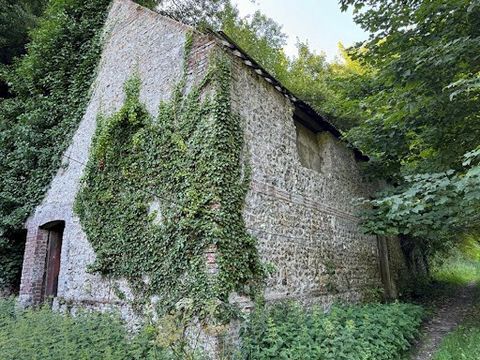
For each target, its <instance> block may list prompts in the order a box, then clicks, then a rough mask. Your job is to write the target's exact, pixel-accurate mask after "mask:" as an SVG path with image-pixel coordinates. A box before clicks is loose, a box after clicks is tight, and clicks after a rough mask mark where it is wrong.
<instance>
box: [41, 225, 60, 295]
mask: <svg viewBox="0 0 480 360" xmlns="http://www.w3.org/2000/svg"><path fill="white" fill-rule="evenodd" d="M62 236H63V227H62V228H60V227H55V228H51V229H49V230H48V242H47V259H46V264H45V292H44V296H45V298H49V297H55V296H57V290H58V275H59V273H60V255H61V250H62Z"/></svg>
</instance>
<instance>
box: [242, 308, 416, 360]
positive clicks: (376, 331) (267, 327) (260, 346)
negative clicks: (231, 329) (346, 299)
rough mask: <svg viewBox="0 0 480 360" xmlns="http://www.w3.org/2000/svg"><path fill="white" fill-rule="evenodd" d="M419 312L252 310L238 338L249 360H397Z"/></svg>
mask: <svg viewBox="0 0 480 360" xmlns="http://www.w3.org/2000/svg"><path fill="white" fill-rule="evenodd" d="M422 314H423V311H422V308H421V307H419V306H416V305H411V304H402V303H393V304H369V305H364V306H349V307H342V306H333V307H332V308H331V309H330V311H329V312H328V313H325V312H324V311H323V310H321V309H319V308H313V309H312V310H305V309H303V308H302V307H300V306H299V305H296V304H292V303H281V304H276V305H274V306H272V307H270V308H266V309H265V308H263V309H262V308H261V307H260V308H258V309H257V310H256V311H255V312H254V313H253V314H252V315H251V317H250V320H249V322H248V323H247V325H246V328H245V329H244V330H243V333H242V354H243V356H245V357H247V358H251V359H258V360H260V359H325V360H327V359H332V360H342V359H343V360H357V359H365V360H367V359H375V360H382V359H398V358H399V356H400V354H402V353H403V352H404V351H405V350H407V349H408V348H409V346H410V344H411V342H412V340H413V339H414V337H415V336H416V335H418V328H419V325H420V323H421V319H422Z"/></svg>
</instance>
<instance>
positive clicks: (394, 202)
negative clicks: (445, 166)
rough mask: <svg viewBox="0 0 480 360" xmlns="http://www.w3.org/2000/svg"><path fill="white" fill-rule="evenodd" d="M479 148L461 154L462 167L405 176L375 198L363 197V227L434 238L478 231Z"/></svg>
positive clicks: (370, 229)
mask: <svg viewBox="0 0 480 360" xmlns="http://www.w3.org/2000/svg"><path fill="white" fill-rule="evenodd" d="M479 160H480V149H477V150H475V151H471V152H468V153H467V154H465V156H464V161H463V167H464V168H463V170H462V171H455V170H448V171H446V172H442V173H433V174H421V175H414V176H407V177H405V183H404V184H403V186H399V187H396V188H390V189H387V190H386V191H384V192H383V193H381V194H380V196H379V197H378V198H377V199H374V200H364V201H363V203H364V204H366V205H369V206H370V209H369V210H367V211H365V212H364V213H363V217H364V228H365V229H366V230H367V231H368V232H371V233H377V234H392V235H397V234H411V235H413V236H415V237H423V238H425V239H436V238H439V237H441V235H442V234H445V233H450V234H455V235H456V236H458V235H459V233H461V232H465V231H469V230H470V231H476V230H478V224H479V221H480V218H479V214H480V213H479V211H478V210H479V209H480V190H479V189H480V162H479Z"/></svg>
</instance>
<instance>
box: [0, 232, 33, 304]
mask: <svg viewBox="0 0 480 360" xmlns="http://www.w3.org/2000/svg"><path fill="white" fill-rule="evenodd" d="M26 239H27V230H19V231H13V232H9V233H7V234H5V235H4V237H3V239H2V240H3V241H4V243H3V244H2V245H3V246H2V249H1V251H0V271H1V273H2V274H4V277H3V278H2V279H0V296H2V295H3V296H9V295H18V291H19V289H20V279H21V276H22V265H23V255H24V253H25V243H26Z"/></svg>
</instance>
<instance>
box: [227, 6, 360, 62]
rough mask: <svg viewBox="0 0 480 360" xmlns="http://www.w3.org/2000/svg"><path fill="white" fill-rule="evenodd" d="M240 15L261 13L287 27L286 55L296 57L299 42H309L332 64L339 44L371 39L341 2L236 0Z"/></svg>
mask: <svg viewBox="0 0 480 360" xmlns="http://www.w3.org/2000/svg"><path fill="white" fill-rule="evenodd" d="M233 2H234V3H235V4H236V5H237V7H238V9H239V11H240V15H242V16H245V15H248V14H252V13H254V12H255V11H256V10H260V11H261V12H262V13H264V14H265V15H267V16H268V17H270V18H272V19H273V20H275V21H276V22H277V23H279V24H280V25H282V26H283V28H282V29H283V32H284V33H286V34H287V35H288V43H287V46H286V47H285V52H286V53H287V55H289V56H293V55H295V54H296V47H295V44H296V43H297V38H298V39H300V40H301V41H305V40H306V41H308V44H309V45H310V47H311V49H313V50H314V51H315V52H317V53H320V52H324V53H325V54H326V56H327V59H328V60H330V61H331V60H333V59H335V56H337V55H338V46H337V45H338V42H339V41H341V42H342V43H343V44H344V45H345V46H347V47H348V46H350V45H353V44H354V43H355V42H357V41H362V40H365V39H366V38H367V37H368V35H367V33H365V32H364V31H363V30H362V29H361V28H360V27H359V26H358V25H356V24H355V23H354V22H353V16H352V13H351V12H345V13H342V12H341V11H340V5H339V4H338V1H337V0H294V1H292V0H255V2H252V0H233Z"/></svg>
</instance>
